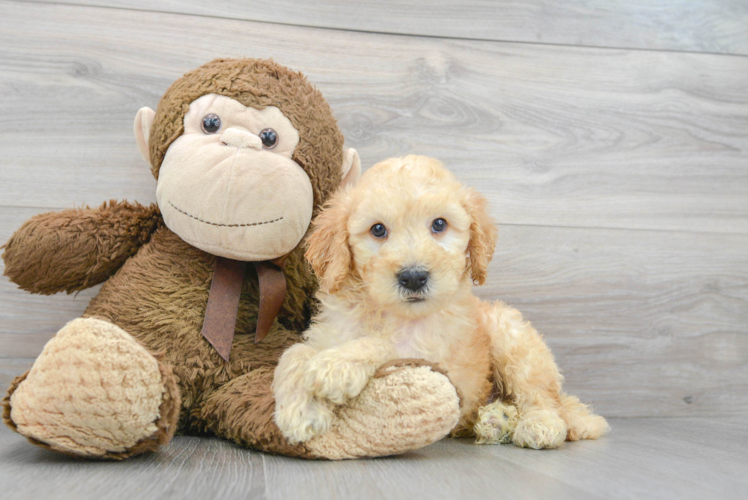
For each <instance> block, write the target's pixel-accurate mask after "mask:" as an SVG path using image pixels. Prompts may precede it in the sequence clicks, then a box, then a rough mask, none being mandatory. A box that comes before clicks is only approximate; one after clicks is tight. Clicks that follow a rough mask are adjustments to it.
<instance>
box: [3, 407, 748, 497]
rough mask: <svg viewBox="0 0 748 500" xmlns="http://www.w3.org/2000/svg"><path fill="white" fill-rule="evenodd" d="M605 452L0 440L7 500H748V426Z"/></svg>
mask: <svg viewBox="0 0 748 500" xmlns="http://www.w3.org/2000/svg"><path fill="white" fill-rule="evenodd" d="M611 424H612V426H613V433H612V434H610V435H608V436H606V437H604V438H603V439H601V440H600V441H586V442H580V443H566V444H565V445H564V446H563V447H562V448H561V449H559V450H551V451H541V452H539V451H535V450H525V449H520V448H515V447H513V446H511V445H495V446H479V445H475V444H473V443H472V442H471V441H470V440H467V439H459V440H444V441H440V442H438V443H436V444H434V445H432V446H429V447H426V448H423V449H421V450H418V451H415V452H411V453H408V454H405V455H403V456H400V457H392V458H384V459H374V460H356V461H344V462H323V461H318V462H310V461H303V460H298V459H291V458H285V457H274V456H270V455H263V454H261V453H256V452H252V451H250V450H247V449H242V448H239V447H237V446H235V445H233V444H231V443H229V442H226V441H222V440H218V439H212V438H197V437H176V438H175V439H174V440H173V441H172V443H171V445H170V446H168V447H167V448H165V449H163V450H161V451H159V452H158V453H155V454H151V455H146V456H141V457H138V458H135V459H131V460H128V461H125V462H117V463H115V462H95V461H81V460H76V459H73V458H68V457H64V456H61V455H56V454H53V453H51V452H48V451H46V450H42V449H40V448H37V447H34V446H30V445H29V444H28V443H27V442H26V441H25V439H24V438H22V437H21V436H19V435H17V434H13V433H12V432H11V431H10V430H9V429H7V428H4V427H3V428H2V429H0V485H1V486H2V488H3V494H4V497H7V498H13V499H16V498H19V499H20V498H45V499H50V500H52V499H57V498H60V499H69V498H78V499H80V500H89V499H98V498H103V497H106V498H108V499H111V500H118V499H120V498H122V499H131V498H175V499H185V498H221V499H225V500H232V499H234V498H237V499H239V498H242V499H245V498H252V499H255V498H256V499H268V500H271V499H273V500H274V499H288V498H305V499H317V498H319V499H330V498H362V499H394V500H399V499H404V500H412V499H413V498H433V499H442V498H444V499H454V498H491V497H495V496H497V495H500V496H501V497H502V498H520V499H523V498H528V499H530V498H573V499H581V498H605V499H629V498H658V499H679V500H680V499H699V500H701V499H703V498H720V499H726V500H727V499H741V498H745V489H746V488H747V487H748V478H747V477H746V475H745V470H746V468H747V467H748V458H747V457H746V454H745V450H744V447H743V446H744V443H745V442H746V440H748V431H747V430H746V429H748V425H747V424H748V421H746V418H745V416H742V417H739V418H731V419H710V418H682V419H616V420H613V421H611Z"/></svg>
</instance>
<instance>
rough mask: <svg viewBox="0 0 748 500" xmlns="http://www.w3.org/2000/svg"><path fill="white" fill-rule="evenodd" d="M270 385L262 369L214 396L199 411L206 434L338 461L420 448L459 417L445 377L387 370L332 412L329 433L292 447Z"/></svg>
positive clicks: (421, 365)
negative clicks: (279, 424) (277, 418)
mask: <svg viewBox="0 0 748 500" xmlns="http://www.w3.org/2000/svg"><path fill="white" fill-rule="evenodd" d="M272 379H273V370H272V369H270V368H260V369H257V370H255V371H253V372H251V373H248V374H246V375H243V376H241V377H238V378H236V379H234V380H232V381H231V382H229V383H227V384H226V385H224V386H222V387H221V388H220V389H218V390H217V391H215V392H214V393H213V394H212V395H211V396H210V397H209V398H208V400H207V401H206V403H205V405H204V406H203V410H202V415H201V416H202V419H203V421H204V423H205V426H206V428H208V429H210V430H211V431H213V432H215V433H216V434H218V435H219V436H223V437H226V438H229V439H232V440H234V441H236V442H237V443H240V444H243V445H245V446H249V447H251V448H254V449H258V450H261V451H266V452H269V453H279V454H283V455H289V456H296V457H303V458H323V459H330V460H340V459H346V458H360V457H377V456H386V455H396V454H399V453H405V452H407V451H410V450H415V449H418V448H421V447H423V446H426V445H428V444H431V443H433V442H435V441H438V440H439V439H441V438H443V437H444V436H446V435H447V434H448V433H449V431H450V430H452V428H453V427H454V426H455V425H456V424H457V421H458V420H459V418H460V404H459V398H458V396H457V392H456V390H455V388H454V386H453V385H452V383H451V382H450V381H449V379H448V378H447V377H446V375H444V374H442V373H440V372H438V371H436V370H435V369H434V368H432V367H431V366H430V365H429V364H427V363H425V362H420V361H413V360H410V361H407V362H406V363H403V364H397V363H390V364H388V365H386V366H383V367H382V368H381V369H380V370H378V372H377V374H375V376H374V378H372V379H371V381H370V382H369V384H368V385H367V386H366V387H365V388H364V390H363V391H362V392H361V393H360V394H359V395H358V396H357V397H356V398H354V399H353V400H351V401H350V402H349V403H347V404H345V405H342V406H337V407H336V408H335V410H334V419H333V422H332V425H331V428H330V430H329V431H328V432H326V433H325V434H322V435H320V436H317V437H315V438H312V439H311V440H309V441H306V442H304V443H300V444H296V445H291V444H289V443H288V441H286V439H285V438H284V437H283V435H282V434H281V432H280V430H279V429H278V427H277V426H276V425H275V422H274V421H273V411H274V410H275V401H274V399H273V392H272V390H271V388H270V386H271V383H272Z"/></svg>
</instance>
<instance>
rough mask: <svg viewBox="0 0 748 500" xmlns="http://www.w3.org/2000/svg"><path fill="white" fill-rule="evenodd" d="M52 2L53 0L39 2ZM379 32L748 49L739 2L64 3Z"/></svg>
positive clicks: (747, 15) (747, 17)
mask: <svg viewBox="0 0 748 500" xmlns="http://www.w3.org/2000/svg"><path fill="white" fill-rule="evenodd" d="M42 1H44V2H45V3H47V1H48V0H42ZM57 3H70V4H82V5H98V6H107V7H117V8H127V9H138V10H149V11H160V12H175V13H184V14H194V15H200V16H209V17H223V18H229V19H244V20H249V21H262V22H269V23H280V24H292V25H300V26H315V27H321V28H333V29H343V30H356V31H372V32H379V33H395V34H411V35H426V36H438V37H452V38H469V39H482V40H497V41H514V42H529V43H543V44H564V45H583V46H594V47H623V48H636V49H659V50H685V51H696V52H717V53H727V54H748V28H746V26H748V4H746V3H745V2H744V1H742V0H701V1H692V0H625V1H623V0H613V1H611V0H566V1H563V2H559V1H556V0H428V1H427V0H373V1H367V2H351V1H350V0H322V1H314V2H298V1H294V0H276V1H274V2H272V3H271V4H268V3H267V2H256V1H251V2H232V1H229V0H214V1H212V2H208V3H206V2H201V1H200V0H156V1H150V0H61V1H59V2H57Z"/></svg>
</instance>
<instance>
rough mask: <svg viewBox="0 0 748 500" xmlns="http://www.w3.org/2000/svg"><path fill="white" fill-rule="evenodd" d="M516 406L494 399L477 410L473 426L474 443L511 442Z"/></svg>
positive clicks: (515, 423) (515, 422) (516, 415)
mask: <svg viewBox="0 0 748 500" xmlns="http://www.w3.org/2000/svg"><path fill="white" fill-rule="evenodd" d="M518 420H519V419H518V414H517V408H515V407H514V406H511V405H505V404H503V403H502V402H501V401H496V402H494V403H491V404H489V405H486V406H483V407H482V408H480V409H479V410H478V422H477V423H476V424H475V426H474V427H473V431H474V432H475V443H476V444H507V443H511V442H512V437H513V436H514V430H515V428H516V427H517V421H518Z"/></svg>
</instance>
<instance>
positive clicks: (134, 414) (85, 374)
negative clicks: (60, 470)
mask: <svg viewBox="0 0 748 500" xmlns="http://www.w3.org/2000/svg"><path fill="white" fill-rule="evenodd" d="M163 392H164V384H163V383H162V380H161V372H160V370H159V366H158V362H157V361H156V359H155V358H154V357H153V356H151V354H150V353H148V351H146V350H145V348H143V347H142V346H141V345H140V344H138V342H137V341H135V339H133V338H132V337H131V336H130V335H129V334H128V333H126V332H125V331H124V330H122V329H121V328H119V327H117V326H115V325H113V324H111V323H109V322H107V321H103V320H99V319H93V318H83V319H76V320H73V321H71V322H70V323H68V324H67V325H66V326H65V327H64V328H63V329H62V330H60V331H59V332H58V333H57V335H55V337H54V338H53V339H52V340H50V341H49V342H48V343H47V345H46V346H45V347H44V351H43V352H42V354H41V356H39V358H37V360H36V362H35V363H34V366H33V367H32V368H31V371H30V372H29V373H28V376H27V377H26V379H25V380H24V381H23V382H21V383H20V385H19V386H18V388H17V389H16V391H15V392H14V393H13V395H12V396H11V399H10V405H11V414H10V417H11V419H12V421H13V423H14V424H15V426H16V427H17V430H18V432H19V433H20V434H22V435H24V436H26V437H29V438H33V439H35V440H38V441H41V442H42V443H45V444H47V445H49V446H50V447H51V448H52V449H54V450H57V451H62V452H66V453H72V454H76V455H84V456H89V457H97V456H99V457H101V456H105V455H106V456H109V455H111V454H112V453H121V452H125V451H127V450H129V449H131V448H133V447H134V446H135V445H136V444H137V443H138V442H139V441H141V440H144V439H146V438H148V437H150V436H152V435H154V434H155V433H156V432H157V430H158V429H157V424H156V421H157V420H158V418H159V405H160V404H161V400H162V395H163Z"/></svg>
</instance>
